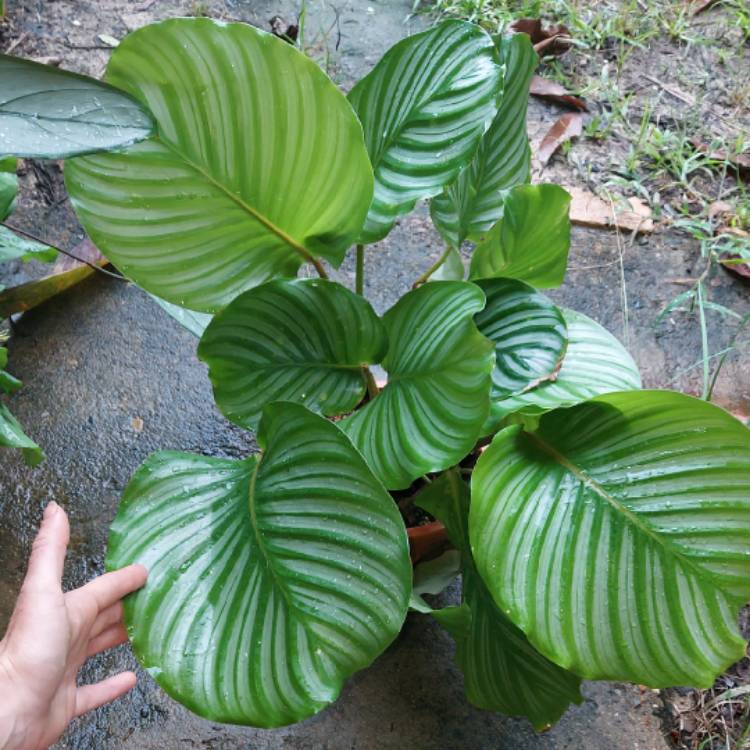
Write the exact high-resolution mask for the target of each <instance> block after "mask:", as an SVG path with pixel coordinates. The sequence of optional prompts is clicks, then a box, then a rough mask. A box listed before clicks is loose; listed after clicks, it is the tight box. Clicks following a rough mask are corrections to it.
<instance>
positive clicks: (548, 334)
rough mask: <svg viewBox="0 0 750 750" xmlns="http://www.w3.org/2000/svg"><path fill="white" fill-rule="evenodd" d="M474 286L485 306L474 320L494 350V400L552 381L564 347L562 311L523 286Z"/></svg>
mask: <svg viewBox="0 0 750 750" xmlns="http://www.w3.org/2000/svg"><path fill="white" fill-rule="evenodd" d="M475 283H476V284H477V286H479V287H480V288H481V289H482V291H483V292H484V294H485V296H486V297H487V304H486V305H485V307H484V310H482V311H480V312H478V313H477V314H476V316H475V317H474V320H475V322H476V324H477V328H479V330H480V331H481V332H482V333H483V334H484V335H485V336H486V337H487V338H488V339H489V340H490V341H492V343H493V344H494V345H495V369H494V370H493V371H492V394H491V396H492V399H493V400H499V399H502V398H507V397H508V396H512V395H513V394H516V393H521V392H522V391H525V390H528V389H529V388H533V387H534V386H538V385H539V384H540V383H541V382H543V381H545V380H549V379H551V378H553V377H554V375H555V373H556V370H557V369H558V368H559V366H560V362H561V361H562V358H563V355H564V354H565V349H566V347H567V345H568V329H567V326H566V325H565V318H564V317H563V314H562V311H561V310H560V309H559V308H557V307H555V305H553V304H552V302H551V301H550V299H549V298H547V297H545V296H544V295H543V294H541V293H540V292H538V291H536V289H534V288H533V287H531V286H529V285H528V284H524V283H523V282H522V281H517V280H515V279H480V280H479V281H477V282H475Z"/></svg>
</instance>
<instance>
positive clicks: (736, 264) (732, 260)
mask: <svg viewBox="0 0 750 750" xmlns="http://www.w3.org/2000/svg"><path fill="white" fill-rule="evenodd" d="M719 262H720V263H721V265H722V266H724V268H726V269H727V271H730V272H731V273H733V274H735V275H737V276H740V277H742V278H743V279H750V266H749V265H748V264H747V263H745V262H743V260H742V258H740V256H739V255H730V254H729V253H725V254H724V255H722V256H721V258H719Z"/></svg>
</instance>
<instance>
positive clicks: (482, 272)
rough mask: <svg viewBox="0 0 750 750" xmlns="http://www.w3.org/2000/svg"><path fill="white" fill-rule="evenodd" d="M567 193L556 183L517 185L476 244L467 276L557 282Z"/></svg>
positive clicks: (564, 258) (566, 231)
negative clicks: (493, 223)
mask: <svg viewBox="0 0 750 750" xmlns="http://www.w3.org/2000/svg"><path fill="white" fill-rule="evenodd" d="M569 207H570V196H569V195H568V193H566V192H565V191H564V190H563V189H562V188H561V187H558V186H557V185H518V186H517V187H514V188H513V189H512V190H511V191H510V192H509V193H508V195H507V196H506V198H505V204H504V209H503V218H502V219H501V220H500V221H499V222H498V223H497V224H496V225H495V226H494V227H493V228H492V229H491V230H490V232H489V233H488V234H487V236H486V237H485V239H484V240H483V241H482V242H480V243H479V244H478V245H477V248H476V250H474V256H473V257H472V260H471V269H470V273H469V278H471V279H481V278H487V277H496V276H506V277H510V278H514V279H520V280H521V281H525V282H527V283H528V284H533V285H534V286H537V287H543V288H549V287H556V286H560V284H562V281H563V278H564V277H565V269H566V267H567V263H568V249H569V248H570V219H569V218H568V209H569Z"/></svg>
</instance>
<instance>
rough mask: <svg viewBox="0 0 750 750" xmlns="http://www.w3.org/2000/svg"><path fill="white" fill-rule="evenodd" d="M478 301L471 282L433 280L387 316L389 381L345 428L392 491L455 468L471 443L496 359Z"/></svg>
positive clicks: (483, 416) (480, 296) (482, 416)
mask: <svg viewBox="0 0 750 750" xmlns="http://www.w3.org/2000/svg"><path fill="white" fill-rule="evenodd" d="M483 306H484V294H483V292H482V290H481V289H480V288H479V287H478V286H476V285H475V284H470V283H468V282H465V281H436V282H434V283H433V284H424V285H423V286H421V287H419V288H418V289H416V290H415V291H412V292H409V293H408V294H406V295H404V296H403V297H402V298H401V299H400V300H399V301H398V302H397V303H396V305H395V306H394V307H392V308H391V309H390V310H389V311H388V312H387V313H386V314H385V316H384V318H383V322H384V323H385V327H386V331H387V334H388V341H389V349H388V353H387V355H386V356H385V358H384V360H383V367H384V368H385V369H386V370H387V372H388V384H387V385H386V387H385V388H384V389H383V391H382V392H381V393H380V394H379V395H377V396H376V397H375V398H374V399H373V400H372V401H370V402H368V403H367V404H366V405H365V406H364V407H363V408H362V409H360V410H358V411H357V412H355V413H354V414H352V415H351V416H350V417H347V418H346V419H345V420H344V421H343V422H342V427H343V429H344V430H345V431H346V433H347V434H348V435H349V437H350V438H351V439H352V442H353V443H354V444H355V445H356V446H357V448H358V449H359V450H360V451H361V452H362V455H364V457H365V458H366V459H367V462H368V463H369V464H370V466H371V467H372V469H373V471H374V472H375V474H376V476H378V477H379V478H380V479H381V481H382V482H383V483H384V484H385V485H386V487H388V488H389V489H402V488H405V487H408V486H409V485H410V484H411V483H412V481H413V480H414V479H416V478H417V477H419V476H421V475H422V474H425V473H427V472H432V471H440V470H441V469H445V468H447V467H449V466H452V465H453V464H455V463H457V462H458V461H460V460H461V459H462V458H463V457H464V456H465V455H466V454H467V453H468V452H469V451H470V450H471V448H472V447H473V445H474V443H475V442H476V440H477V438H478V436H479V430H480V428H481V426H482V424H483V422H484V420H485V419H486V417H487V413H488V410H489V403H490V402H489V395H490V373H491V372H492V366H493V362H494V352H493V349H494V347H493V345H492V342H490V341H488V340H487V339H486V338H485V337H484V336H482V334H481V333H480V332H479V331H478V330H477V327H476V325H475V323H474V320H473V316H474V314H475V313H477V312H478V311H479V310H481V309H482V307H483Z"/></svg>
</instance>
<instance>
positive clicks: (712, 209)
mask: <svg viewBox="0 0 750 750" xmlns="http://www.w3.org/2000/svg"><path fill="white" fill-rule="evenodd" d="M731 213H732V206H731V204H729V203H727V202H726V201H714V202H713V203H712V204H711V205H710V206H709V207H708V218H709V219H710V220H711V221H713V220H714V219H715V218H716V217H717V216H724V215H725V214H731Z"/></svg>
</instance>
